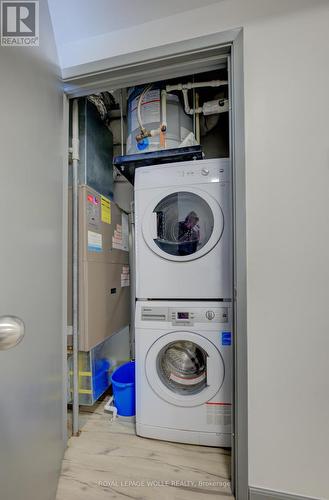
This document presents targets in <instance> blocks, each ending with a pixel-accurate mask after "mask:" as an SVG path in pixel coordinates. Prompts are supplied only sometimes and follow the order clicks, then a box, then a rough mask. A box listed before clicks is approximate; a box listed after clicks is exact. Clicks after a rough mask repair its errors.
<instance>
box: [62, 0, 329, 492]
mask: <svg viewBox="0 0 329 500" xmlns="http://www.w3.org/2000/svg"><path fill="white" fill-rule="evenodd" d="M237 26H243V27H244V50H245V82H244V83H245V105H246V168H247V239H248V242H247V246H248V346H249V352H248V354H249V446H250V449H249V483H250V485H251V486H255V487H263V488H268V489H273V490H279V491H284V492H288V493H295V494H299V495H305V496H313V497H319V498H329V474H328V471H327V469H328V463H329V432H328V428H327V427H328V423H329V398H328V393H329V376H328V371H329V370H328V365H329V363H328V352H329V319H328V317H329V315H328V313H327V310H328V300H329V265H328V258H329V216H328V214H329V140H328V135H329V134H328V121H329V120H328V116H329V64H328V57H329V34H328V31H329V29H328V26H329V5H328V2H327V1H320V0H319V1H316V0H313V1H312V2H309V1H304V0H297V1H296V0H290V1H289V2H288V1H287V0H284V1H283V0H276V1H275V2H274V1H273V0H272V1H269V0H244V1H243V0H224V1H222V2H219V3H218V4H217V5H214V6H210V7H207V8H204V9H199V10H198V11H191V12H190V13H187V14H180V15H176V16H173V17H171V18H166V19H163V20H161V21H154V22H152V23H147V24H146V25H143V26H138V27H135V28H131V29H129V30H121V31H119V32H116V33H115V34H107V35H104V37H103V38H101V37H97V39H96V38H94V39H93V40H92V41H89V42H90V43H89V42H87V41H86V40H85V41H83V40H82V41H80V42H79V43H78V42H77V43H76V44H73V45H71V46H70V47H66V49H67V50H66V52H65V54H64V55H63V54H62V62H63V66H64V67H66V68H68V67H71V71H72V74H73V73H74V72H79V68H78V66H77V65H79V64H83V63H86V62H88V61H89V62H90V61H95V60H101V59H103V60H105V59H106V58H107V57H111V56H114V55H118V54H120V53H125V52H132V51H134V50H140V49H143V48H147V47H151V46H156V45H162V44H165V43H169V42H174V41H178V40H183V39H187V38H191V37H196V36H201V35H204V34H209V33H214V32H217V31H221V30H225V29H230V28H232V27H237ZM132 40H133V43H132ZM105 41H106V43H104V42H105ZM103 62H104V61H103ZM103 62H102V61H100V66H99V67H100V68H101V67H102V64H103ZM72 66H75V68H74V67H73V68H72Z"/></svg>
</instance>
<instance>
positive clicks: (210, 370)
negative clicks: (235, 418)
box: [135, 301, 233, 447]
mask: <svg viewBox="0 0 329 500" xmlns="http://www.w3.org/2000/svg"><path fill="white" fill-rule="evenodd" d="M135 335H136V338H135V342H136V432H137V434H138V435H139V436H145V437H149V438H154V439H162V440H166V441H174V442H181V443H190V444H199V445H206V446H224V447H230V446H231V436H232V434H231V432H232V429H231V418H232V400H233V398H232V362H233V355H232V349H233V347H232V342H233V341H232V314H231V304H230V303H224V302H223V303H221V302H183V301H182V302H178V301H174V302H167V301H166V302H165V301H156V302H154V303H153V302H152V301H148V302H146V301H145V302H144V301H138V302H137V306H136V333H135Z"/></svg>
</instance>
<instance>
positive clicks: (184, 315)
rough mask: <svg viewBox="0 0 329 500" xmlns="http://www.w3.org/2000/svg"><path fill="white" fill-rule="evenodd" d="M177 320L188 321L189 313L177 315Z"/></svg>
mask: <svg viewBox="0 0 329 500" xmlns="http://www.w3.org/2000/svg"><path fill="white" fill-rule="evenodd" d="M177 319H189V313H181V312H178V313H177Z"/></svg>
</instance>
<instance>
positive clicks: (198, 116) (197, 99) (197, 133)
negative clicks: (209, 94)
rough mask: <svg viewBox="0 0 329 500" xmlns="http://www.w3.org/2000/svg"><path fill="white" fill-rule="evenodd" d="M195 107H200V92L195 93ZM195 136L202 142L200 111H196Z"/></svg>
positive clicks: (197, 140)
mask: <svg viewBox="0 0 329 500" xmlns="http://www.w3.org/2000/svg"><path fill="white" fill-rule="evenodd" d="M195 107H196V109H198V108H199V94H198V92H196V93H195ZM195 138H196V142H197V143H198V144H200V115H199V113H196V115H195Z"/></svg>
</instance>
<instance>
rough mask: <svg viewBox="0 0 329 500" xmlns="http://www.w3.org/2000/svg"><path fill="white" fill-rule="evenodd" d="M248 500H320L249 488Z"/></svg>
mask: <svg viewBox="0 0 329 500" xmlns="http://www.w3.org/2000/svg"><path fill="white" fill-rule="evenodd" d="M249 500H321V499H319V498H314V497H301V496H300V495H291V494H290V493H283V492H280V491H272V490H265V489H263V488H252V487H249Z"/></svg>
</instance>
